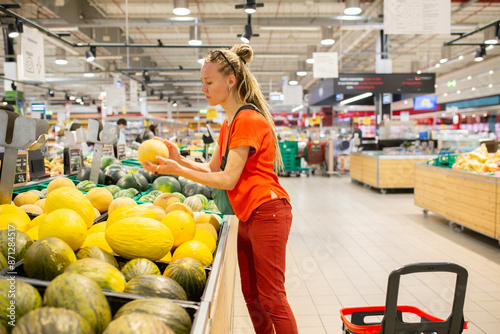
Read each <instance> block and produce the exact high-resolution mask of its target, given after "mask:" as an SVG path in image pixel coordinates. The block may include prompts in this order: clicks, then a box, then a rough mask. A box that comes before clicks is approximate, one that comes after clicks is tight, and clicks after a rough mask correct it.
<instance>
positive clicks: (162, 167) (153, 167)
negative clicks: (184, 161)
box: [144, 156, 180, 175]
mask: <svg viewBox="0 0 500 334" xmlns="http://www.w3.org/2000/svg"><path fill="white" fill-rule="evenodd" d="M156 160H157V161H158V162H159V163H158V164H155V163H153V162H151V161H149V160H146V161H144V169H146V170H147V171H149V172H151V173H153V174H155V175H158V174H177V173H178V172H179V168H180V165H179V164H178V163H177V162H176V161H174V160H172V159H165V158H163V157H160V156H157V157H156Z"/></svg>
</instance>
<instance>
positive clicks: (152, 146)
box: [137, 139, 168, 164]
mask: <svg viewBox="0 0 500 334" xmlns="http://www.w3.org/2000/svg"><path fill="white" fill-rule="evenodd" d="M157 155H159V156H161V157H164V158H168V147H167V145H165V144H164V143H163V142H161V141H159V140H156V139H148V140H146V141H144V142H143V143H142V144H141V145H140V146H139V148H138V149H137V159H139V162H140V163H141V164H144V161H146V160H149V161H151V162H152V163H155V164H157V163H158V161H156V156H157Z"/></svg>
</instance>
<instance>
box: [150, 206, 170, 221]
mask: <svg viewBox="0 0 500 334" xmlns="http://www.w3.org/2000/svg"><path fill="white" fill-rule="evenodd" d="M147 208H148V209H150V210H153V211H154V212H156V216H157V217H156V220H162V218H163V217H165V215H166V213H165V210H164V209H163V208H162V207H161V206H157V205H150V206H147Z"/></svg>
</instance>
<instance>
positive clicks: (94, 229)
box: [88, 221, 106, 234]
mask: <svg viewBox="0 0 500 334" xmlns="http://www.w3.org/2000/svg"><path fill="white" fill-rule="evenodd" d="M105 230H106V222H105V221H103V222H101V223H97V224H94V225H92V227H91V228H89V230H88V234H92V233H97V232H104V231H105Z"/></svg>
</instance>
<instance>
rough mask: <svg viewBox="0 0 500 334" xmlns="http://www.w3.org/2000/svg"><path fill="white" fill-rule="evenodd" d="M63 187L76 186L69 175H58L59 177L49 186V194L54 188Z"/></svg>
mask: <svg viewBox="0 0 500 334" xmlns="http://www.w3.org/2000/svg"><path fill="white" fill-rule="evenodd" d="M62 187H71V188H76V186H75V184H74V183H73V181H71V180H70V179H68V178H67V177H58V178H56V179H54V180H52V181H50V183H49V185H48V186H47V195H48V194H50V193H51V192H52V191H53V190H55V189H57V188H62Z"/></svg>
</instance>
